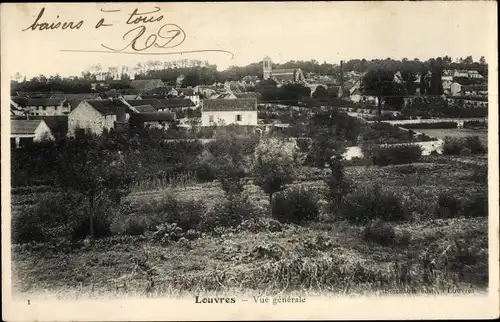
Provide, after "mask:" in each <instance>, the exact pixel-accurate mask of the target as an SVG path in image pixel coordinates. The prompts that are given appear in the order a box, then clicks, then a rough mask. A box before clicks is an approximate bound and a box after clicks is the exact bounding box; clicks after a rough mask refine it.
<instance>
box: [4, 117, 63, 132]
mask: <svg viewBox="0 0 500 322" xmlns="http://www.w3.org/2000/svg"><path fill="white" fill-rule="evenodd" d="M11 119H14V120H24V121H26V120H29V121H32V120H36V121H38V122H40V120H43V121H44V122H45V124H47V126H48V127H49V128H50V130H51V131H52V133H53V134H57V135H66V134H67V133H68V116H67V115H44V116H12V117H11Z"/></svg>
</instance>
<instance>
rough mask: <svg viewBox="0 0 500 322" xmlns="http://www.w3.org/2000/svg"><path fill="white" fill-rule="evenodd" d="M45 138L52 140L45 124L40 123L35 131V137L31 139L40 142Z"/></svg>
mask: <svg viewBox="0 0 500 322" xmlns="http://www.w3.org/2000/svg"><path fill="white" fill-rule="evenodd" d="M45 138H48V139H49V140H53V139H54V136H53V135H52V131H51V130H50V128H49V127H48V125H47V123H45V122H44V121H41V122H40V124H39V125H38V127H37V128H36V129H35V137H34V138H33V141H35V142H37V141H42V140H43V139H45Z"/></svg>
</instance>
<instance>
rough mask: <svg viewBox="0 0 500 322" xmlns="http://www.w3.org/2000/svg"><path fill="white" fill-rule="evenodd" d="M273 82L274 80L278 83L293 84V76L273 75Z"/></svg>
mask: <svg viewBox="0 0 500 322" xmlns="http://www.w3.org/2000/svg"><path fill="white" fill-rule="evenodd" d="M271 77H272V78H273V79H274V80H276V81H277V82H279V83H283V82H293V81H295V75H294V74H280V75H274V73H273V74H272V76H271Z"/></svg>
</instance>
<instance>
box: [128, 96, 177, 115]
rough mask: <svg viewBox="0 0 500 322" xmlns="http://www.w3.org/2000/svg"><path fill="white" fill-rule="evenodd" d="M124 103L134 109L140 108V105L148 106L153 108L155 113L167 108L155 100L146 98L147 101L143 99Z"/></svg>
mask: <svg viewBox="0 0 500 322" xmlns="http://www.w3.org/2000/svg"><path fill="white" fill-rule="evenodd" d="M126 101H127V103H128V104H129V105H130V106H134V107H137V106H141V105H150V106H152V107H153V108H155V112H156V110H159V109H164V108H167V107H166V106H165V104H162V103H161V102H160V101H159V100H158V99H156V98H147V99H144V98H143V99H142V100H126Z"/></svg>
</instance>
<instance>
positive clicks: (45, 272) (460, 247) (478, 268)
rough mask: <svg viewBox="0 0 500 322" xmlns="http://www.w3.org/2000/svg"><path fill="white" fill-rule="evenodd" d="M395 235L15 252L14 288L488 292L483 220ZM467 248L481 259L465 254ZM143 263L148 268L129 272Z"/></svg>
mask: <svg viewBox="0 0 500 322" xmlns="http://www.w3.org/2000/svg"><path fill="white" fill-rule="evenodd" d="M396 230H397V231H407V232H409V234H410V236H411V242H410V243H409V244H408V245H406V246H401V247H384V246H379V245H375V244H367V243H366V242H365V241H363V240H362V239H361V237H360V227H347V226H345V225H333V224H331V225H327V224H324V225H315V226H312V227H284V229H283V230H282V231H278V232H260V233H250V232H241V233H229V234H225V235H222V236H220V237H213V238H201V239H198V240H195V241H189V242H184V243H173V244H170V245H161V244H152V243H150V242H147V241H145V240H144V239H143V238H141V237H135V238H116V239H108V240H103V241H101V242H99V243H98V244H97V245H96V246H95V247H94V248H92V249H90V248H88V249H85V248H84V249H80V250H78V251H76V252H71V253H61V251H60V250H57V249H47V247H46V246H43V245H41V246H40V247H38V248H32V247H30V249H26V248H25V247H23V246H16V247H15V248H14V252H13V256H14V257H13V261H14V265H13V282H14V289H15V291H16V293H19V292H21V293H23V296H26V295H27V294H30V296H31V295H35V296H36V294H39V292H46V293H51V294H58V293H59V294H61V296H67V294H74V296H79V297H93V296H104V295H106V296H110V295H113V296H120V295H125V294H128V295H129V296H130V295H133V294H136V295H142V296H144V295H151V296H154V295H172V296H180V295H185V294H191V295H193V294H200V293H205V292H215V293H224V292H231V293H232V292H237V293H248V292H252V291H254V292H258V293H262V292H264V293H266V294H268V295H272V294H278V293H280V292H285V293H289V292H294V291H295V292H297V291H300V293H301V294H308V295H313V294H321V293H336V294H363V293H365V292H369V293H370V292H375V291H390V290H398V291H405V290H406V291H408V292H410V291H420V292H428V291H429V290H434V291H436V292H438V291H444V290H447V289H448V288H451V289H461V290H467V289H475V290H476V291H477V290H478V289H479V288H484V287H486V286H487V282H488V277H487V259H488V252H487V220H486V218H480V219H451V220H434V221H427V222H425V223H421V224H402V225H398V226H396ZM455 242H457V243H458V244H454V243H455ZM449 246H450V247H451V248H448V247H449ZM464 247H465V249H464ZM470 248H473V249H477V250H478V253H474V255H471V254H473V253H472V252H471V251H470ZM445 251H447V252H446V253H443V252H445ZM425 258H429V259H430V260H431V261H432V260H434V261H435V262H436V266H435V268H434V270H431V269H430V268H428V267H426V266H425V265H426V264H425V263H426V262H425ZM464 260H466V261H467V262H466V264H463V263H462V262H461V261H464ZM141 261H142V262H143V266H144V267H145V268H144V270H140V269H137V268H136V267H135V266H136V265H140V264H141Z"/></svg>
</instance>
